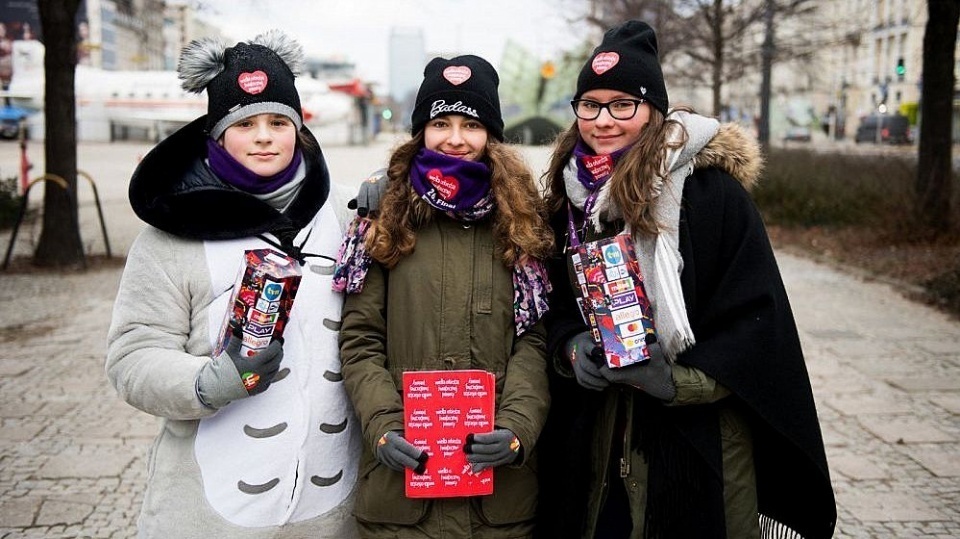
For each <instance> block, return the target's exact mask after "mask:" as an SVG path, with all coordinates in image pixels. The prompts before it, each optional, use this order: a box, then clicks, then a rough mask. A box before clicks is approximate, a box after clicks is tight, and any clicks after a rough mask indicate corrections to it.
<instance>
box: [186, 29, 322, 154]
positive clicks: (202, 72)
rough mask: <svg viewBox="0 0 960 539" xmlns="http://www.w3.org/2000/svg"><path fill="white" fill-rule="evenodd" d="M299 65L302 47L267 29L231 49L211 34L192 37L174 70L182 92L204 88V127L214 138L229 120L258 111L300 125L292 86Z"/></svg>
mask: <svg viewBox="0 0 960 539" xmlns="http://www.w3.org/2000/svg"><path fill="white" fill-rule="evenodd" d="M302 63H303V47H301V46H300V44H299V43H297V42H296V41H295V40H293V39H291V38H289V37H288V36H287V35H286V34H284V33H283V32H281V31H279V30H270V31H267V32H264V33H262V34H260V35H258V36H257V37H255V38H253V39H252V40H251V41H250V42H240V43H237V44H236V45H234V46H232V47H227V46H226V45H224V43H223V42H222V41H220V40H219V39H216V38H203V39H198V40H194V41H191V42H190V44H188V45H187V46H186V47H184V48H183V50H182V51H181V52H180V62H179V63H178V64H177V72H178V76H179V78H180V81H181V86H183V89H184V90H187V91H188V92H194V93H198V94H199V93H201V92H203V91H206V92H207V121H206V130H207V133H208V134H209V135H210V137H211V138H213V139H214V140H216V139H219V138H220V135H222V134H223V132H224V131H226V129H227V128H228V127H230V125H232V124H233V123H235V122H237V121H239V120H242V119H244V118H249V117H251V116H255V115H257V114H268V113H269V114H282V115H283V116H286V117H288V118H290V119H291V120H292V121H293V123H294V124H295V125H296V126H297V129H298V130H299V129H300V128H302V127H303V111H302V109H301V108H300V95H299V94H298V93H297V87H296V86H295V84H294V78H295V77H296V76H297V74H299V72H300V67H301V66H302Z"/></svg>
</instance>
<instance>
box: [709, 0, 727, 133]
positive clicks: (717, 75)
mask: <svg viewBox="0 0 960 539" xmlns="http://www.w3.org/2000/svg"><path fill="white" fill-rule="evenodd" d="M724 22H725V21H724V11H723V0H714V1H713V24H714V28H713V29H712V30H713V51H712V52H713V72H712V74H711V81H710V82H711V84H710V87H711V88H710V89H711V92H712V97H713V115H714V116H716V117H717V118H719V117H720V112H721V109H722V107H723V103H722V99H721V93H722V92H723V75H724V65H723V51H724V49H725V48H726V46H727V43H726V41H725V39H724V36H725V34H724V32H725V30H726V29H725V28H724Z"/></svg>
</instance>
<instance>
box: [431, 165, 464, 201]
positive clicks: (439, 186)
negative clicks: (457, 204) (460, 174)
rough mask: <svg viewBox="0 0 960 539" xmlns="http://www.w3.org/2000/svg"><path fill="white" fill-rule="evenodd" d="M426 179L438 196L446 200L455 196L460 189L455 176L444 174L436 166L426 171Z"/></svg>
mask: <svg viewBox="0 0 960 539" xmlns="http://www.w3.org/2000/svg"><path fill="white" fill-rule="evenodd" d="M427 181H429V182H430V185H433V187H434V189H436V190H437V193H438V194H439V195H440V198H442V199H444V200H446V201H448V202H449V201H450V200H451V199H452V198H453V197H455V196H457V192H458V191H460V182H459V181H457V179H456V178H454V177H453V176H444V175H443V173H442V172H440V170H439V169H436V168H435V169H432V170H430V172H427Z"/></svg>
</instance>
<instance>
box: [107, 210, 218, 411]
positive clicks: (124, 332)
mask: <svg viewBox="0 0 960 539" xmlns="http://www.w3.org/2000/svg"><path fill="white" fill-rule="evenodd" d="M202 252H203V251H202V246H201V245H200V244H199V243H195V242H186V241H184V240H179V239H177V238H175V237H174V236H171V235H169V234H166V233H164V232H160V231H159V230H156V229H154V228H152V227H148V228H147V229H145V230H144V231H143V232H142V233H141V234H140V235H139V236H138V237H137V239H136V241H135V242H134V244H133V246H132V247H131V248H130V252H129V254H128V255H127V263H126V266H125V267H124V270H123V276H122V277H121V279H120V288H119V290H118V292H117V299H116V303H115V304H114V308H113V319H112V321H111V324H110V330H109V333H108V335H107V360H106V371H107V378H108V379H109V380H110V382H111V383H112V384H113V386H114V387H115V388H116V390H117V393H118V394H119V395H120V398H122V399H123V400H124V401H126V402H127V403H129V404H130V405H132V406H134V407H136V408H138V409H140V410H142V411H144V412H147V413H148V414H152V415H155V416H160V417H165V418H170V419H199V418H202V417H205V416H209V415H211V414H213V413H214V411H215V410H213V409H211V408H208V407H206V406H204V405H203V403H202V402H201V401H200V399H199V398H198V397H197V392H196V380H197V374H198V373H199V371H200V368H201V367H203V365H204V364H205V363H207V362H208V361H211V358H210V357H209V356H196V355H192V354H190V353H188V352H187V351H186V350H187V342H188V339H189V336H190V331H191V326H192V317H193V316H194V315H195V313H193V304H194V302H193V301H192V298H193V296H194V295H195V294H197V293H200V292H199V290H198V288H199V285H198V283H196V282H194V281H192V280H191V278H190V277H189V275H191V269H190V268H199V271H200V272H202V271H204V270H205V269H206V264H205V263H204V260H203V258H202ZM191 253H192V254H195V255H196V256H192V255H191ZM208 352H209V350H208Z"/></svg>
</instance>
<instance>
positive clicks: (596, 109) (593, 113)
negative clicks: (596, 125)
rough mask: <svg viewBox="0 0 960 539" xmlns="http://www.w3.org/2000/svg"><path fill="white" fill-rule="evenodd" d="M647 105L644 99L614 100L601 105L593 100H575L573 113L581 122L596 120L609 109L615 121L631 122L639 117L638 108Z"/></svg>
mask: <svg viewBox="0 0 960 539" xmlns="http://www.w3.org/2000/svg"><path fill="white" fill-rule="evenodd" d="M644 103H646V101H644V100H643V99H614V100H613V101H607V102H606V103H599V102H597V101H593V100H591V99H574V100H573V101H571V102H570V104H571V105H573V113H574V114H576V115H577V118H580V119H581V120H596V119H597V118H599V117H600V111H601V110H603V109H607V112H609V113H610V116H612V117H613V119H614V120H629V119H630V118H633V117H634V116H636V115H637V107H639V106H640V105H642V104H644Z"/></svg>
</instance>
